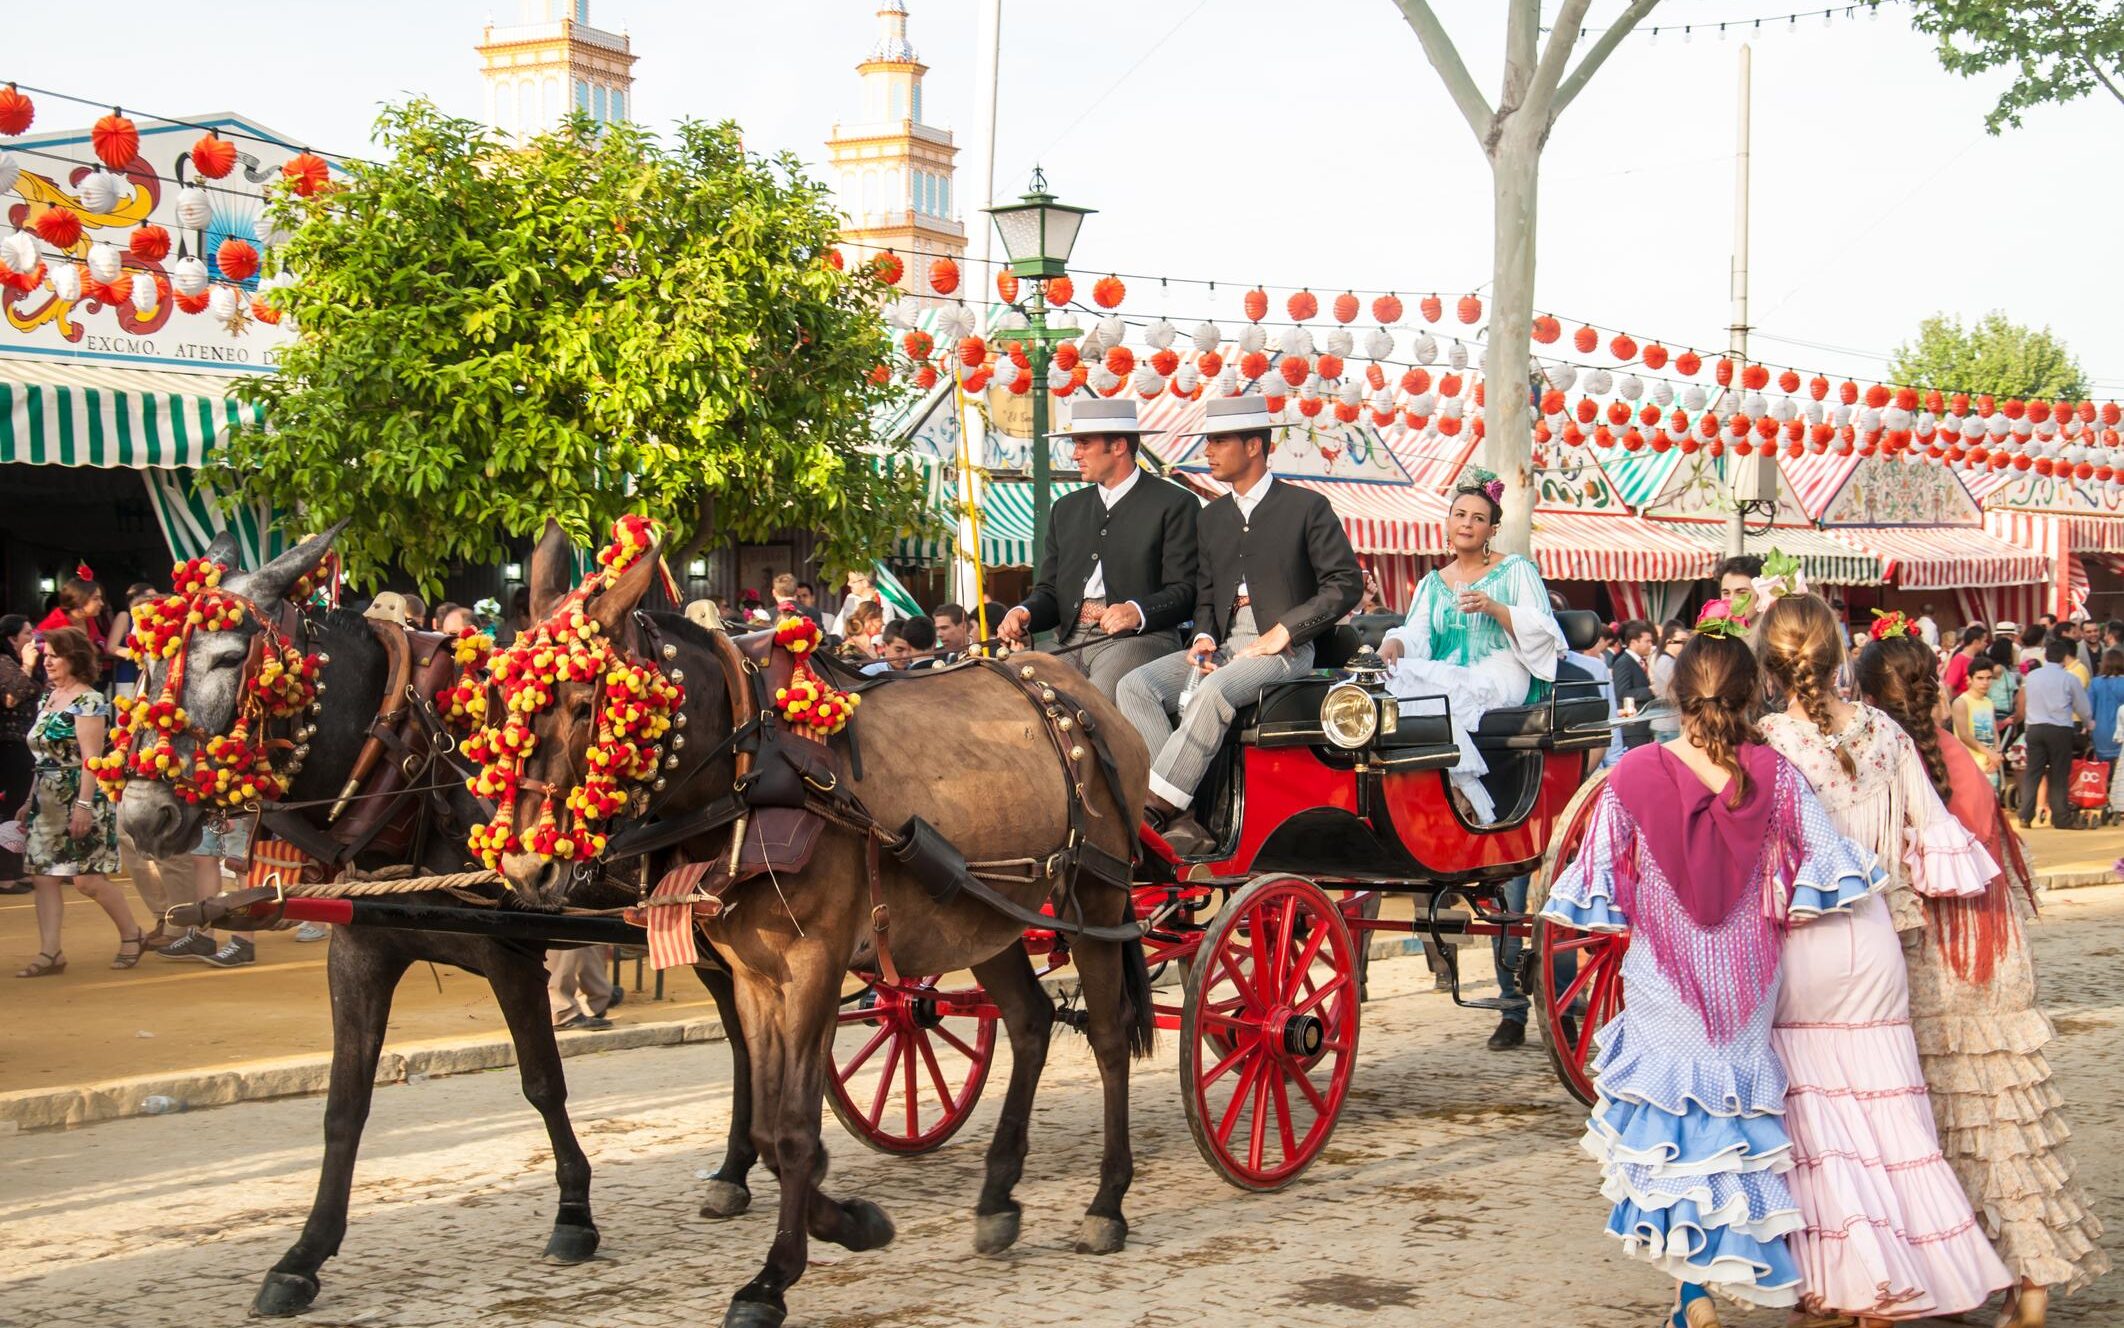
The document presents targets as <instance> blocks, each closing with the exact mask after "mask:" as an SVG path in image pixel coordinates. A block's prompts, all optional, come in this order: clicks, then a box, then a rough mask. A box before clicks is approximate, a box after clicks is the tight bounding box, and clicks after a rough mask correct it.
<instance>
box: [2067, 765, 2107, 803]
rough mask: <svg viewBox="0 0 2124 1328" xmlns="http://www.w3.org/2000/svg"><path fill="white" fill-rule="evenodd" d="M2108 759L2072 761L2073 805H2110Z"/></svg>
mask: <svg viewBox="0 0 2124 1328" xmlns="http://www.w3.org/2000/svg"><path fill="white" fill-rule="evenodd" d="M2109 768H2110V762H2108V761H2085V760H2082V761H2074V762H2073V763H2072V805H2073V806H2075V807H2080V808H2085V809H2093V808H2096V807H2106V806H2108V805H2109Z"/></svg>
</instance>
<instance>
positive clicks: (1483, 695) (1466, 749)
mask: <svg viewBox="0 0 2124 1328" xmlns="http://www.w3.org/2000/svg"><path fill="white" fill-rule="evenodd" d="M1533 682H1534V675H1533V674H1531V673H1529V672H1528V671H1527V666H1526V665H1525V664H1523V663H1521V662H1520V660H1519V657H1518V656H1517V655H1515V654H1513V653H1512V652H1510V651H1506V650H1500V651H1497V652H1496V653H1495V654H1491V655H1487V656H1485V657H1484V658H1482V659H1481V660H1479V661H1477V662H1476V663H1474V664H1465V665H1463V664H1442V663H1440V662H1439V661H1437V660H1434V659H1407V658H1403V659H1398V660H1396V661H1394V669H1393V672H1391V673H1389V674H1388V675H1387V690H1388V691H1391V692H1392V693H1393V694H1394V695H1395V696H1397V697H1400V698H1402V704H1401V713H1402V714H1404V715H1425V714H1429V715H1435V714H1437V713H1438V701H1437V698H1438V697H1440V696H1443V697H1444V698H1445V699H1446V701H1447V702H1449V703H1450V704H1451V707H1452V709H1451V716H1452V723H1453V741H1454V742H1455V743H1457V744H1459V746H1460V764H1458V765H1456V766H1454V767H1453V769H1452V770H1451V771H1450V772H1449V773H1450V774H1451V775H1452V778H1453V786H1454V787H1455V788H1457V789H1459V790H1460V791H1461V793H1462V795H1463V796H1465V797H1466V798H1467V800H1468V805H1469V806H1471V807H1473V808H1474V810H1475V819H1476V820H1477V821H1479V822H1481V823H1482V824H1484V825H1487V824H1489V823H1490V822H1492V821H1495V820H1496V819H1497V805H1496V802H1495V800H1494V799H1492V798H1491V797H1490V791H1489V790H1488V789H1487V788H1484V787H1483V783H1482V777H1483V776H1484V775H1486V774H1488V773H1489V772H1490V765H1489V762H1487V761H1485V760H1483V757H1482V752H1481V750H1480V749H1478V748H1477V747H1476V746H1475V741H1474V739H1473V737H1472V736H1471V735H1472V734H1473V733H1474V731H1475V729H1476V728H1477V726H1479V725H1480V724H1481V723H1482V717H1483V716H1484V715H1486V714H1488V713H1489V712H1490V711H1492V710H1496V709H1499V708H1501V707H1503V706H1516V705H1524V704H1525V703H1526V699H1527V689H1528V688H1529V687H1531V686H1532V685H1533Z"/></svg>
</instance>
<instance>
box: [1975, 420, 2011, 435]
mask: <svg viewBox="0 0 2124 1328" xmlns="http://www.w3.org/2000/svg"><path fill="white" fill-rule="evenodd" d="M1977 418H1978V419H1980V420H1982V421H1983V422H1984V432H1985V433H1987V434H1989V435H1991V436H1992V437H1993V438H2004V437H2005V436H2006V435H2007V434H2008V433H2011V432H2012V431H2013V421H2012V420H2009V419H2007V418H2006V417H2005V416H2004V415H1991V416H1983V415H1979V416H1978V417H1977Z"/></svg>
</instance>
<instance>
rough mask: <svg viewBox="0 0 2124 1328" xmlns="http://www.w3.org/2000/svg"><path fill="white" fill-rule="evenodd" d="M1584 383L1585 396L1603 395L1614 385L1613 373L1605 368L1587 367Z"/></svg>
mask: <svg viewBox="0 0 2124 1328" xmlns="http://www.w3.org/2000/svg"><path fill="white" fill-rule="evenodd" d="M1585 383H1586V395H1587V396H1589V397H1604V396H1606V395H1608V392H1609V390H1610V389H1611V388H1613V387H1614V386H1615V375H1614V374H1611V373H1609V372H1608V371H1607V370H1606V369H1588V370H1587V371H1586V378H1585Z"/></svg>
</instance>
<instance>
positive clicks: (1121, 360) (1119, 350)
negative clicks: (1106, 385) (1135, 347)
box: [1106, 346, 1136, 378]
mask: <svg viewBox="0 0 2124 1328" xmlns="http://www.w3.org/2000/svg"><path fill="white" fill-rule="evenodd" d="M1135 367H1136V352H1134V351H1132V350H1130V349H1129V348H1128V347H1126V346H1116V347H1114V348H1113V349H1112V350H1110V351H1108V352H1106V371H1107V372H1108V373H1110V374H1112V375H1114V376H1115V377H1116V378H1126V377H1128V375H1129V374H1130V372H1132V371H1133V370H1134V369H1135Z"/></svg>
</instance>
